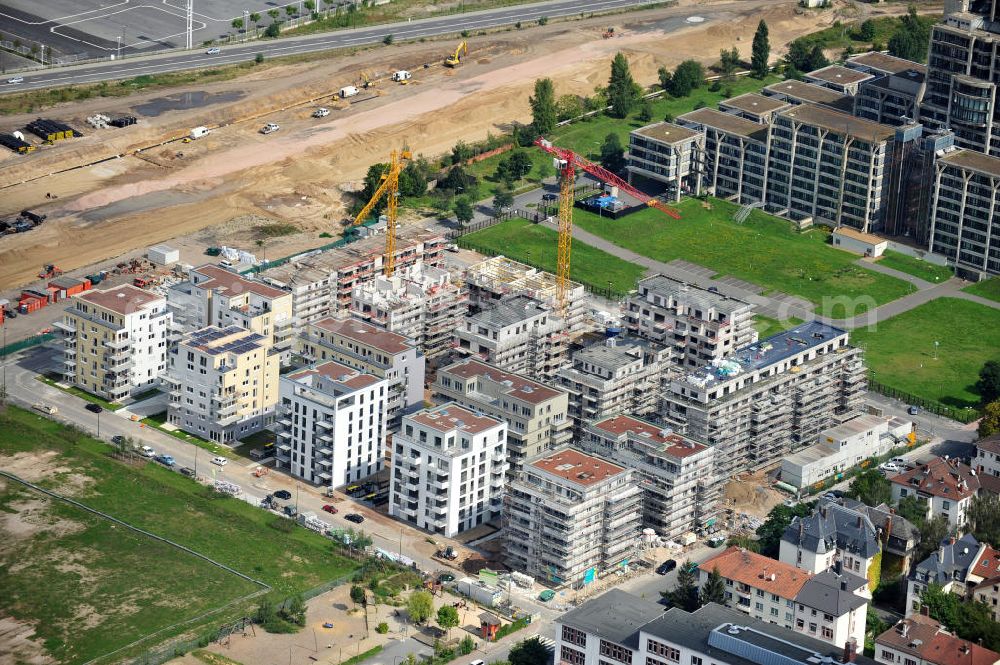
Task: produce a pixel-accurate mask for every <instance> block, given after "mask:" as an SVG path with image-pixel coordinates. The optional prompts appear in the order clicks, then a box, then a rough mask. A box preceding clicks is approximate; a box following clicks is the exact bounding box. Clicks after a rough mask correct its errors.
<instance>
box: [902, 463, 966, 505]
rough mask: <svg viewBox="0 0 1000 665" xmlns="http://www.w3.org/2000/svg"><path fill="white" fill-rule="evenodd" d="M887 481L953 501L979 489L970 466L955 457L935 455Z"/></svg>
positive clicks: (959, 499)
mask: <svg viewBox="0 0 1000 665" xmlns="http://www.w3.org/2000/svg"><path fill="white" fill-rule="evenodd" d="M889 481H890V482H892V483H894V484H896V485H901V486H903V487H906V488H907V489H911V490H916V491H917V492H920V493H922V494H930V495H932V496H937V497H941V498H944V499H951V500H954V501H961V500H962V499H967V498H969V497H971V496H974V495H975V494H976V491H977V490H978V489H979V476H977V475H976V474H975V473H974V472H973V471H972V468H971V467H969V466H968V465H966V464H963V463H962V462H960V461H958V460H957V459H950V460H948V459H945V458H943V457H935V458H934V459H932V460H931V461H929V462H928V463H926V464H921V465H920V466H918V467H917V468H915V469H911V470H909V471H904V472H903V473H900V474H897V475H895V476H893V477H891V478H890V479H889Z"/></svg>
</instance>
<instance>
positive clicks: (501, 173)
mask: <svg viewBox="0 0 1000 665" xmlns="http://www.w3.org/2000/svg"><path fill="white" fill-rule="evenodd" d="M493 178H494V179H495V180H496V181H497V182H502V183H503V184H504V185H506V186H507V188H508V189H510V188H513V187H514V182H515V181H516V180H517V177H516V176H515V175H514V172H513V171H512V170H511V168H510V159H508V158H506V157H505V158H503V159H501V160H500V161H499V162H497V168H496V170H495V171H494V172H493Z"/></svg>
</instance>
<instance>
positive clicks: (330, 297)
mask: <svg viewBox="0 0 1000 665" xmlns="http://www.w3.org/2000/svg"><path fill="white" fill-rule="evenodd" d="M444 244H445V239H444V236H443V235H441V234H440V233H437V232H435V231H430V230H426V229H418V228H402V229H400V230H399V231H398V232H397V239H396V248H395V251H394V252H393V254H394V256H395V266H396V269H397V270H398V269H401V268H405V267H406V266H410V265H413V264H414V263H416V262H418V261H420V262H422V263H423V264H424V265H426V266H438V265H440V264H441V262H442V257H441V251H442V249H443V248H444ZM384 260H385V239H384V238H382V237H380V236H370V237H367V238H363V239H361V240H358V241H357V242H354V243H351V244H350V245H347V246H345V247H338V248H336V249H329V250H325V251H314V252H307V253H305V254H302V255H301V256H298V257H295V258H293V259H292V260H291V261H289V262H288V263H284V264H282V265H280V266H275V267H273V268H268V269H267V270H264V271H263V272H261V273H260V280H261V281H262V282H265V283H267V284H270V285H272V286H276V287H278V288H280V289H284V290H286V291H290V292H291V294H292V314H293V316H294V317H295V323H296V325H297V326H303V325H305V324H307V323H312V322H313V321H318V320H319V319H321V318H323V317H326V316H330V315H332V314H336V313H337V312H340V311H347V310H348V309H349V308H350V305H351V294H352V293H353V291H354V289H355V287H357V286H360V285H362V284H364V283H366V282H369V281H371V280H373V279H375V277H376V276H377V275H379V274H381V273H382V271H383V268H384Z"/></svg>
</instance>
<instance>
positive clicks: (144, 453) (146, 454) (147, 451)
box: [139, 446, 156, 457]
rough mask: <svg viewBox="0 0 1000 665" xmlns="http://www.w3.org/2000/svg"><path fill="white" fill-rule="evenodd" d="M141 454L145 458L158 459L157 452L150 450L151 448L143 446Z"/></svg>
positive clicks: (140, 450)
mask: <svg viewBox="0 0 1000 665" xmlns="http://www.w3.org/2000/svg"><path fill="white" fill-rule="evenodd" d="M139 452H140V453H141V454H142V456H143V457H156V451H155V450H153V449H152V448H150V447H149V446H143V447H142V448H140V449H139Z"/></svg>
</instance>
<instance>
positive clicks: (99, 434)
mask: <svg viewBox="0 0 1000 665" xmlns="http://www.w3.org/2000/svg"><path fill="white" fill-rule="evenodd" d="M102 410H103V409H102ZM97 438H98V439H100V438H101V412H100V411H98V412H97Z"/></svg>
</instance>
